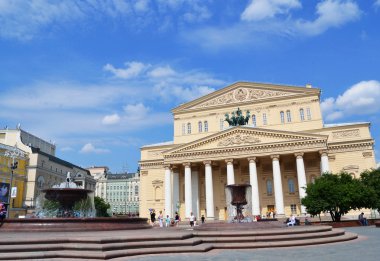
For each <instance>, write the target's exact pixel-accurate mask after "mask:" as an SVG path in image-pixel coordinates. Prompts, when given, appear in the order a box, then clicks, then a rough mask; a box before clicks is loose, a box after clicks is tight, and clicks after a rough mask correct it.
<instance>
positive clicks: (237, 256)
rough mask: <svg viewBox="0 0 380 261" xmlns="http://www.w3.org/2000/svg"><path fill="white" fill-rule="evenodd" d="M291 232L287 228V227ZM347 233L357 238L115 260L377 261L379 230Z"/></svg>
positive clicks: (357, 229) (371, 228)
mask: <svg viewBox="0 0 380 261" xmlns="http://www.w3.org/2000/svg"><path fill="white" fill-rule="evenodd" d="M290 229H291V228H290ZM344 229H345V230H346V231H348V232H353V233H356V234H358V235H359V238H358V239H357V240H352V241H347V242H341V243H333V244H326V245H313V246H303V247H297V246H295V247H287V248H267V249H253V250H246V249H242V250H240V249H239V250H211V251H209V252H206V253H199V254H198V253H190V254H175V255H172V254H168V255H150V256H135V257H129V258H116V259H112V260H118V261H120V260H133V261H143V260H144V261H190V260H193V261H194V260H195V261H206V260H207V261H209V260H212V261H221V260H228V261H235V260H236V261H238V260H239V261H240V260H253V261H276V260H277V261H298V260H302V261H314V260H315V261H324V260H334V261H341V260H342V261H354V260H355V261H375V260H380V228H376V227H375V226H368V227H348V228H344Z"/></svg>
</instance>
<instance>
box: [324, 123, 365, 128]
mask: <svg viewBox="0 0 380 261" xmlns="http://www.w3.org/2000/svg"><path fill="white" fill-rule="evenodd" d="M358 124H370V122H366V121H362V122H346V123H332V124H323V127H324V128H332V127H341V126H349V125H358Z"/></svg>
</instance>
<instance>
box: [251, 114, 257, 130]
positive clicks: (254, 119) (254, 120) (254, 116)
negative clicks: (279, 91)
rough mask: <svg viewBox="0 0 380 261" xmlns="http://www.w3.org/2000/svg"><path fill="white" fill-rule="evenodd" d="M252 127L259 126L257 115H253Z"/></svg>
mask: <svg viewBox="0 0 380 261" xmlns="http://www.w3.org/2000/svg"><path fill="white" fill-rule="evenodd" d="M252 125H253V127H256V126H257V125H256V115H255V114H253V115H252Z"/></svg>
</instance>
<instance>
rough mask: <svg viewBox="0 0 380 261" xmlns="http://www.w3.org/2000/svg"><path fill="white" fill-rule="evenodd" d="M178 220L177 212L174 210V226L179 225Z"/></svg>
mask: <svg viewBox="0 0 380 261" xmlns="http://www.w3.org/2000/svg"><path fill="white" fill-rule="evenodd" d="M179 220H180V217H179V215H178V212H175V217H174V222H175V226H176V227H178V225H179Z"/></svg>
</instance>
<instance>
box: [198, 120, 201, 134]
mask: <svg viewBox="0 0 380 261" xmlns="http://www.w3.org/2000/svg"><path fill="white" fill-rule="evenodd" d="M198 132H202V122H201V121H198Z"/></svg>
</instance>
